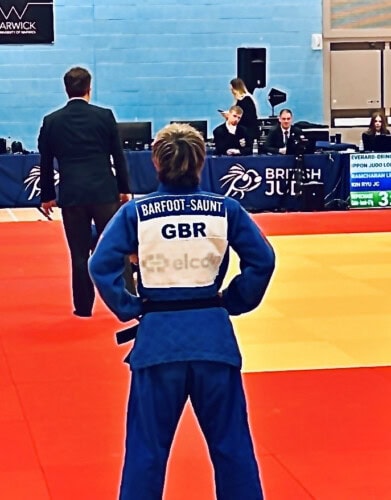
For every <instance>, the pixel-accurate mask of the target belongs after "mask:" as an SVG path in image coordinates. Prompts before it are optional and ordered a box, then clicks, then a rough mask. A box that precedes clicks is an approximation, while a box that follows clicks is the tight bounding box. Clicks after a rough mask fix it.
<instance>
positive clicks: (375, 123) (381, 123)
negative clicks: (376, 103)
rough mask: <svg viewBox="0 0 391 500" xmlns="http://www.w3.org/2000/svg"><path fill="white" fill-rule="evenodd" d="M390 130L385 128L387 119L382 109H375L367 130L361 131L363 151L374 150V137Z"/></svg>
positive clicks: (387, 133)
mask: <svg viewBox="0 0 391 500" xmlns="http://www.w3.org/2000/svg"><path fill="white" fill-rule="evenodd" d="M389 134H390V131H389V130H388V128H387V119H386V117H385V115H384V113H383V111H381V110H379V111H375V112H374V113H372V116H371V121H370V122H369V127H368V130H366V131H365V132H363V133H362V136H361V138H362V141H363V144H364V150H365V151H373V150H376V147H375V144H374V140H375V139H374V138H375V137H376V136H379V135H389Z"/></svg>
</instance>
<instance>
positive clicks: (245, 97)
mask: <svg viewBox="0 0 391 500" xmlns="http://www.w3.org/2000/svg"><path fill="white" fill-rule="evenodd" d="M230 88H231V92H232V95H233V96H234V98H235V99H236V102H235V105H236V106H240V107H241V108H242V110H243V115H242V118H241V120H240V124H241V125H242V127H246V129H247V132H248V134H249V136H250V139H251V140H252V141H253V140H254V139H258V138H259V127H258V116H257V105H256V102H255V99H254V97H253V96H252V94H251V93H250V92H249V91H248V89H247V87H246V84H245V83H244V81H243V80H242V79H241V78H233V79H232V80H231V81H230Z"/></svg>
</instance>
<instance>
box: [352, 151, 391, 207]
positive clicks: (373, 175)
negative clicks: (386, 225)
mask: <svg viewBox="0 0 391 500" xmlns="http://www.w3.org/2000/svg"><path fill="white" fill-rule="evenodd" d="M350 207H351V208H366V209H368V208H385V207H391V153H360V154H351V155H350Z"/></svg>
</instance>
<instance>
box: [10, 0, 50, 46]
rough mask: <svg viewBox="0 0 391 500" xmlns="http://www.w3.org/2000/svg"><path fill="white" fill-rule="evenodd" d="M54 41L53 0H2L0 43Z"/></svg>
mask: <svg viewBox="0 0 391 500" xmlns="http://www.w3.org/2000/svg"><path fill="white" fill-rule="evenodd" d="M53 41H54V27H53V0H0V43H9V44H30V43H53Z"/></svg>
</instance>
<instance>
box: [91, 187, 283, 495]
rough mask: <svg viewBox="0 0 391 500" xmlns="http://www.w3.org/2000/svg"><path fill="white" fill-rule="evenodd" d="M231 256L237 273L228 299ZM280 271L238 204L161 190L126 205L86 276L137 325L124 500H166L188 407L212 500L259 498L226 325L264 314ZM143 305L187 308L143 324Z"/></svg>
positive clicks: (154, 315) (155, 312)
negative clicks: (129, 267)
mask: <svg viewBox="0 0 391 500" xmlns="http://www.w3.org/2000/svg"><path fill="white" fill-rule="evenodd" d="M230 248H232V249H233V250H234V251H235V252H236V253H237V255H238V257H239V260H240V272H239V274H238V275H237V276H235V277H234V278H233V279H232V280H231V281H230V282H229V284H228V286H227V287H226V288H224V289H223V290H222V291H221V288H222V284H223V280H224V277H225V275H226V272H227V268H228V262H229V249H230ZM130 254H137V255H138V257H139V266H138V267H139V277H138V296H135V295H131V294H130V293H128V292H127V291H126V289H125V287H124V283H123V279H122V278H121V276H122V272H123V266H124V264H123V261H124V256H126V255H130ZM274 263H275V257H274V252H273V249H272V247H271V245H270V243H269V242H268V241H267V240H266V238H265V237H264V236H263V234H262V233H261V232H260V230H259V228H258V227H257V226H256V224H255V223H254V222H253V221H252V220H251V218H250V216H249V215H248V214H247V213H246V211H245V210H244V209H243V208H242V207H241V205H240V204H239V203H238V202H237V201H235V200H233V199H231V198H225V197H223V196H219V195H216V194H212V193H207V192H203V191H201V190H200V189H199V188H195V189H187V190H186V189H173V188H171V187H169V186H166V185H160V186H159V190H158V191H157V192H156V193H151V194H150V195H147V196H145V197H143V198H139V199H137V200H133V201H131V202H129V203H127V204H126V205H124V206H123V207H122V208H121V209H120V210H119V211H118V212H117V213H116V214H115V216H114V217H113V218H112V219H111V221H110V222H109V224H108V225H107V226H106V228H105V230H104V232H103V237H102V238H101V240H100V241H99V243H98V245H97V248H96V249H95V252H94V254H93V255H92V257H91V258H90V262H89V268H90V274H91V276H92V278H93V280H94V282H95V285H96V286H97V288H98V291H99V293H100V295H101V297H102V298H103V300H104V301H105V302H106V304H107V305H108V306H109V308H110V309H111V310H112V311H113V312H114V313H115V314H116V315H117V317H118V318H119V319H120V320H121V321H129V320H131V319H134V318H140V324H139V328H138V331H137V336H136V340H135V343H134V346H133V349H132V351H131V353H130V356H129V363H130V367H131V369H132V377H131V389H130V397H129V406H128V417H127V427H126V431H127V435H126V452H125V460H124V466H123V473H122V480H121V487H120V499H121V500H130V499H131V500H159V499H161V498H162V496H163V491H164V479H165V473H166V465H167V460H168V457H169V452H170V447H171V444H172V440H173V437H174V434H175V430H176V428H177V424H178V421H179V418H180V416H181V414H182V411H183V408H184V406H185V404H186V402H187V401H188V400H190V402H191V404H192V406H193V409H194V412H195V414H196V416H197V419H198V422H199V424H200V427H201V430H202V432H203V435H204V436H205V439H206V442H207V446H208V450H209V454H210V458H211V460H212V463H213V467H214V473H215V485H216V496H217V498H218V499H219V500H242V499H243V500H260V499H262V498H263V495H262V488H261V483H260V478H259V470H258V464H257V461H256V457H255V453H254V449H253V444H252V439H251V435H250V430H249V424H248V417H247V409H246V400H245V394H244V390H243V385H242V378H241V372H240V369H241V355H240V351H239V347H238V344H237V341H236V337H235V333H234V330H233V326H232V323H231V320H230V316H231V315H238V314H242V313H246V312H248V311H251V310H252V309H254V308H255V307H257V306H258V304H259V303H260V302H261V300H262V298H263V296H264V294H265V291H266V289H267V286H268V284H269V281H270V278H271V276H272V273H273V270H274ZM218 294H219V296H221V297H222V303H221V306H220V307H219V306H216V305H215V304H213V306H212V307H205V308H203V307H200V305H199V301H201V302H202V301H208V300H209V299H213V298H215V297H216V296H218ZM146 303H147V304H156V305H158V306H159V304H160V305H161V304H164V305H167V303H168V304H175V305H178V304H185V307H182V308H179V310H177V309H176V307H172V308H170V307H169V306H168V307H167V308H161V307H160V308H159V307H157V308H156V309H154V308H152V310H151V311H149V312H148V314H144V315H143V311H145V309H144V307H145V304H146ZM187 304H190V305H189V307H188V308H187ZM191 304H193V305H191Z"/></svg>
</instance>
